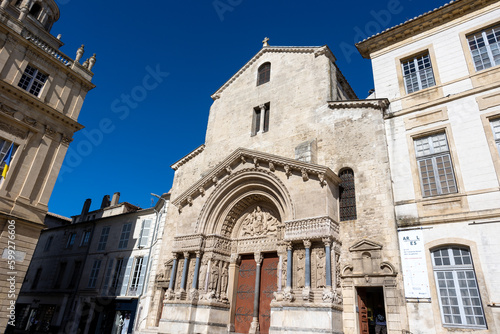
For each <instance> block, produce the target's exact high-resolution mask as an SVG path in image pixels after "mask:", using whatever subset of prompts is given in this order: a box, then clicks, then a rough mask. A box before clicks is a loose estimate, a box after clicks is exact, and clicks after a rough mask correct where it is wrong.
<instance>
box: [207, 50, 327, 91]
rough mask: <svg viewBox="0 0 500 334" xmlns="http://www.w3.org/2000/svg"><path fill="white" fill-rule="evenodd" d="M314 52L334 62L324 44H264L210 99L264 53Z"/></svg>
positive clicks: (317, 55)
mask: <svg viewBox="0 0 500 334" xmlns="http://www.w3.org/2000/svg"><path fill="white" fill-rule="evenodd" d="M269 52H274V53H280V52H281V53H314V55H315V57H319V56H321V55H325V56H326V57H328V58H329V59H330V61H331V62H332V63H335V61H336V58H335V56H334V55H333V53H332V51H331V50H330V48H329V47H328V46H326V45H323V46H302V47H299V46H265V47H263V48H262V49H261V50H260V51H259V52H257V54H256V55H255V56H253V57H252V59H250V60H249V61H248V62H247V63H246V64H245V65H244V66H243V67H242V68H241V69H240V70H239V71H238V72H236V73H235V74H234V75H233V76H232V77H231V78H230V79H229V80H228V81H226V83H225V84H224V85H222V87H220V88H219V89H218V90H217V91H216V92H215V93H214V94H212V96H211V97H212V100H214V101H215V100H217V99H218V98H220V94H221V93H222V92H223V91H224V90H225V89H226V88H227V87H229V86H230V85H231V84H232V83H233V82H234V81H235V80H236V79H237V78H238V77H239V76H240V75H241V74H243V72H245V71H246V70H247V69H248V68H249V67H250V66H251V65H252V64H253V63H255V62H256V61H257V60H258V59H259V58H260V57H261V56H262V55H263V54H264V53H269Z"/></svg>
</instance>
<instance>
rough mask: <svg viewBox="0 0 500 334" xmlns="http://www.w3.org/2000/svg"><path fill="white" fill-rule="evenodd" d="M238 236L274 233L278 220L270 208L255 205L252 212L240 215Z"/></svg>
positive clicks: (275, 232)
mask: <svg viewBox="0 0 500 334" xmlns="http://www.w3.org/2000/svg"><path fill="white" fill-rule="evenodd" d="M242 219H243V221H242V223H241V229H240V237H257V236H262V235H276V234H277V228H278V224H279V221H278V219H277V218H276V217H275V216H274V214H273V213H272V212H271V210H267V209H262V208H261V207H260V206H256V207H255V208H254V209H253V211H252V212H249V213H247V214H245V215H243V217H242Z"/></svg>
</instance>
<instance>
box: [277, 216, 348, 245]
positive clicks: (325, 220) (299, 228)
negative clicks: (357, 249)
mask: <svg viewBox="0 0 500 334" xmlns="http://www.w3.org/2000/svg"><path fill="white" fill-rule="evenodd" d="M328 237H333V238H334V239H336V240H338V239H339V224H338V223H337V222H336V221H334V220H333V219H332V218H330V217H328V216H325V217H316V218H307V219H300V220H292V221H287V222H285V238H284V239H285V240H287V241H293V240H301V241H302V240H308V239H322V238H328Z"/></svg>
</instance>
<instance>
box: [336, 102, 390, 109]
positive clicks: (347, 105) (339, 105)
mask: <svg viewBox="0 0 500 334" xmlns="http://www.w3.org/2000/svg"><path fill="white" fill-rule="evenodd" d="M389 103H390V102H389V100H388V99H369V100H344V101H329V102H328V108H330V109H352V108H373V109H379V110H382V111H385V110H386V109H387V107H389Z"/></svg>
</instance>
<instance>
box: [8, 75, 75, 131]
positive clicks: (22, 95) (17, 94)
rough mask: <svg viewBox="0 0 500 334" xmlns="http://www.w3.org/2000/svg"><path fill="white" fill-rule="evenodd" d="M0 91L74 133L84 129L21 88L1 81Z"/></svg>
mask: <svg viewBox="0 0 500 334" xmlns="http://www.w3.org/2000/svg"><path fill="white" fill-rule="evenodd" d="M0 89H1V90H2V92H5V93H9V94H10V95H12V96H13V97H14V98H16V99H17V100H20V101H22V102H23V103H24V104H25V105H28V106H33V107H34V108H36V109H37V110H40V111H42V112H44V113H45V114H46V115H48V116H49V117H51V118H52V119H54V120H56V121H58V122H60V123H62V124H65V125H66V126H69V128H71V130H73V132H76V131H78V130H81V129H83V128H84V126H83V125H81V124H80V123H78V122H77V121H75V120H74V119H72V118H70V117H68V116H66V115H64V114H62V113H61V112H60V111H58V110H56V109H54V108H52V107H50V106H48V105H47V104H45V103H43V102H42V101H40V100H39V99H38V98H36V97H34V96H32V95H31V94H29V93H28V92H26V91H24V90H22V89H21V88H18V87H15V86H13V85H10V84H8V83H6V82H5V81H3V80H0Z"/></svg>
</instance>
